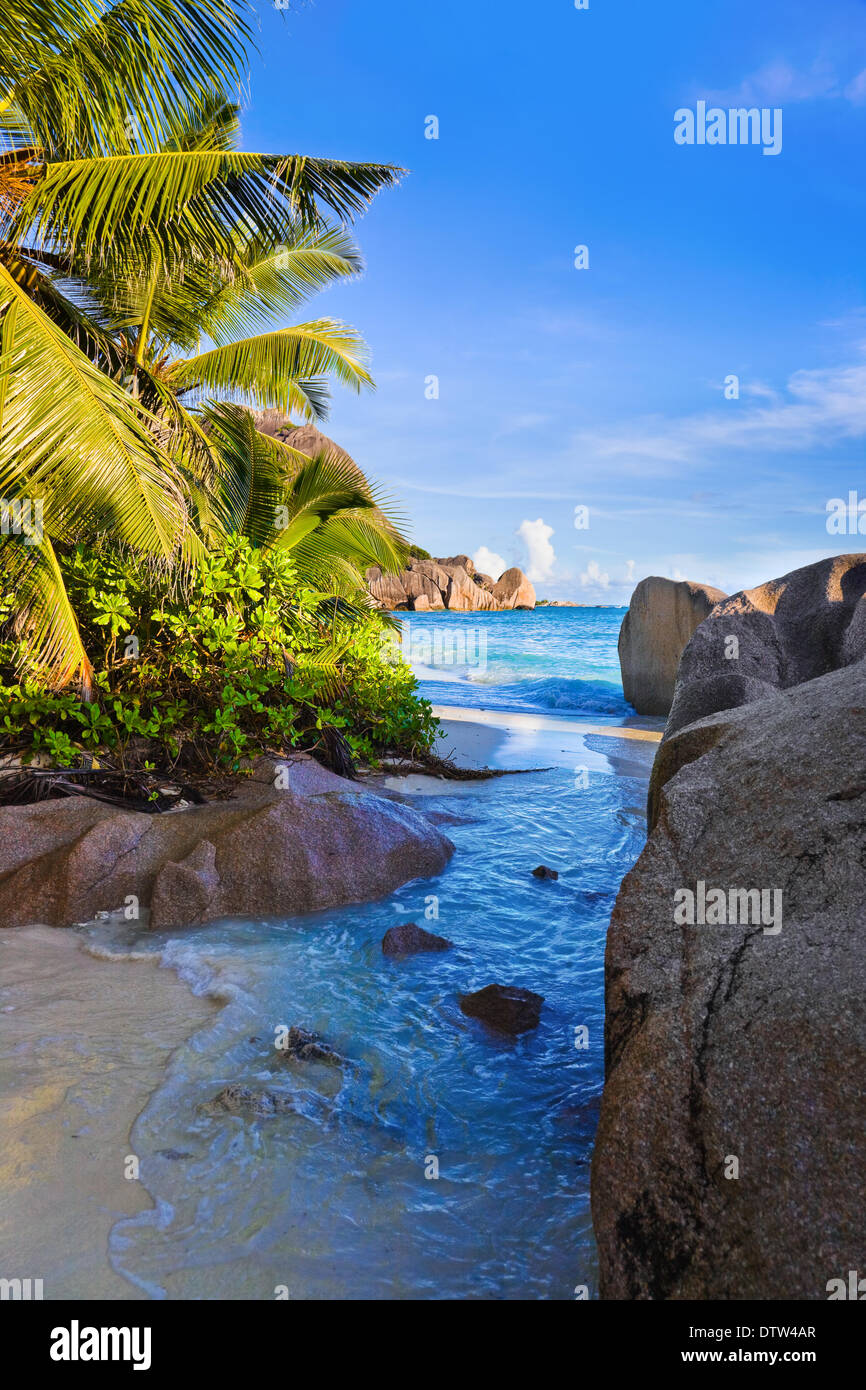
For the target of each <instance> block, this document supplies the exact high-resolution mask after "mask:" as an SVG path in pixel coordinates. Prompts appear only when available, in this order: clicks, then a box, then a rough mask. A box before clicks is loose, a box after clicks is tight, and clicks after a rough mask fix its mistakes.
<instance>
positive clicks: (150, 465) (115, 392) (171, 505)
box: [0, 263, 185, 556]
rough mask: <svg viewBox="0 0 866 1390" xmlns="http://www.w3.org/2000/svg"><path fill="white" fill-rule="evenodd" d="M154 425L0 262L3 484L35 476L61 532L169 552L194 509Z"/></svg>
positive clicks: (53, 526) (1, 489)
mask: <svg viewBox="0 0 866 1390" xmlns="http://www.w3.org/2000/svg"><path fill="white" fill-rule="evenodd" d="M153 425H154V421H153V420H152V419H150V418H149V417H144V418H142V414H141V412H139V411H136V410H135V409H134V407H133V402H132V401H131V399H130V397H129V396H128V395H127V394H126V393H125V392H124V391H123V390H122V389H121V388H120V387H119V386H118V385H116V384H115V383H114V382H113V381H111V380H110V379H109V378H108V377H106V376H105V375H103V373H101V372H100V371H99V370H98V369H97V368H96V367H95V366H94V365H93V364H92V363H91V362H90V361H89V360H88V358H87V357H85V355H84V354H83V353H82V352H81V351H80V349H79V348H77V347H76V346H75V344H74V343H73V342H72V341H71V340H70V339H69V338H68V337H67V336H66V335H65V334H64V333H63V332H62V331H61V330H60V329H59V328H58V327H57V326H56V325H55V324H54V323H52V322H51V320H50V319H49V318H48V317H47V316H46V315H45V314H44V313H43V312H42V310H41V309H40V308H39V307H38V306H37V305H36V304H34V303H33V301H32V300H31V299H30V298H29V297H28V295H27V294H26V293H25V292H24V290H22V288H21V287H20V286H19V285H17V284H16V283H15V281H14V279H13V278H12V276H11V275H10V274H9V271H8V270H7V269H6V267H5V266H4V265H2V263H0V494H2V495H4V496H6V495H7V494H13V493H15V492H16V491H17V490H18V489H19V485H20V484H21V482H22V480H26V484H27V487H28V488H29V489H30V490H31V493H32V495H33V496H34V497H39V496H42V495H44V496H45V498H46V502H47V508H48V507H50V510H51V515H50V517H49V519H48V521H47V523H46V524H47V527H48V529H49V531H50V533H51V534H52V535H53V536H60V535H72V534H75V533H76V532H77V531H79V530H80V529H81V528H83V527H99V528H106V529H111V530H112V531H113V532H114V534H115V535H116V536H117V538H118V539H119V540H121V541H124V542H126V543H127V544H129V545H131V546H133V547H134V548H135V549H137V550H141V551H143V552H145V553H151V554H155V553H156V554H162V555H163V556H169V555H170V554H171V552H172V551H173V549H174V548H175V546H176V544H177V542H178V540H179V538H180V537H181V535H182V532H183V529H184V523H185V515H184V508H183V501H182V497H181V493H180V488H179V484H178V481H177V479H176V477H175V476H174V474H173V470H172V468H171V464H170V462H169V460H168V459H167V458H166V457H165V455H163V454H162V452H161V451H160V449H159V448H158V445H157V444H156V442H155V439H154V435H153V433H152V428H153Z"/></svg>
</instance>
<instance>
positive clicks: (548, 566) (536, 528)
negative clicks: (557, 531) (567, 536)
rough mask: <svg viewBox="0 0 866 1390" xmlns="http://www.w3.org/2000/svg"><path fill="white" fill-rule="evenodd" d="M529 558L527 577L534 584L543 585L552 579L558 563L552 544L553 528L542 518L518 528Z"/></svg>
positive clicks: (524, 523)
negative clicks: (554, 568)
mask: <svg viewBox="0 0 866 1390" xmlns="http://www.w3.org/2000/svg"><path fill="white" fill-rule="evenodd" d="M517 534H518V536H520V538H521V540H522V541H523V544H524V545H525V546H526V551H527V554H528V556H529V561H528V564H527V569H526V573H527V577H528V578H529V579H531V580H532V582H533V584H541V583H543V582H544V581H545V580H546V579H550V578H551V576H552V574H553V566H554V565H555V563H556V554H555V552H554V549H553V546H552V545H551V544H550V537H551V536H552V535H553V527H552V526H548V525H547V523H546V522H544V521H542V519H541V517H539V518H538V520H537V521H521V523H520V525H519V526H518V528H517Z"/></svg>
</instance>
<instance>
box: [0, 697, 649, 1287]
mask: <svg viewBox="0 0 866 1390" xmlns="http://www.w3.org/2000/svg"><path fill="white" fill-rule="evenodd" d="M435 712H436V714H437V716H438V717H439V718H440V719H441V721H442V727H443V730H444V733H445V738H444V739H442V740H440V749H439V751H440V752H444V753H447V754H448V755H451V756H453V757H454V758H455V760H456V761H458V762H460V763H462V764H463V765H466V766H491V767H502V768H517V767H523V768H526V767H564V766H569V767H575V766H586V767H587V768H589V769H595V770H597V771H603V772H605V773H607V774H610V773H611V772H612V771H613V772H624V773H633V774H636V775H640V774H641V773H644V774H648V770H649V766H650V765H651V762H652V757H653V756H654V754H655V749H656V744H657V742H658V739H659V737H660V734H659V733H658V732H656V731H653V730H646V729H637V728H624V727H616V728H614V727H610V726H605V725H593V724H590V723H583V722H582V721H579V720H573V719H570V718H566V717H562V718H560V717H555V716H550V717H548V716H544V715H538V716H536V715H531V714H507V713H502V712H499V711H481V710H472V709H459V708H454V707H450V706H441V707H437V708H436V711H435ZM428 783H429V784H430V785H426V784H428ZM416 784H417V785H416ZM386 785H388V786H389V787H394V788H399V789H400V790H401V791H403V792H404V793H406V792H408V793H410V794H411V793H412V792H416V793H418V794H422V793H424V792H435V794H436V795H439V796H442V795H447V794H449V793H453V794H454V795H455V796H456V795H460V794H461V792H465V790H466V788H467V786H468V787H470V788H471V787H472V786H473V785H475V786H477V783H476V784H466V783H444V784H443V782H442V781H441V780H439V779H432V778H388V779H387V780H386ZM0 977H2V980H3V987H2V990H0V1124H2V1128H3V1133H4V1137H5V1143H4V1146H3V1151H2V1158H0V1277H5V1278H22V1279H25V1278H31V1279H42V1280H43V1281H44V1297H45V1298H46V1299H48V1300H50V1299H67V1298H68V1299H82V1298H94V1299H105V1300H120V1299H141V1298H144V1297H145V1295H144V1294H143V1293H142V1292H141V1291H140V1290H139V1289H138V1288H136V1287H134V1286H133V1285H132V1284H130V1283H129V1282H128V1281H127V1280H126V1279H124V1278H123V1277H122V1276H121V1275H118V1274H116V1273H115V1272H114V1270H113V1269H112V1267H111V1265H110V1263H109V1258H108V1250H107V1247H108V1237H109V1232H110V1230H111V1228H112V1226H113V1225H114V1223H115V1221H116V1220H117V1219H118V1218H119V1217H122V1216H129V1215H133V1214H135V1213H137V1212H139V1211H142V1210H144V1209H148V1208H150V1207H151V1205H152V1204H151V1201H150V1199H149V1196H148V1194H147V1192H146V1190H145V1189H144V1188H143V1186H142V1185H141V1184H140V1183H139V1182H136V1181H134V1180H133V1181H130V1180H129V1179H127V1178H126V1177H125V1176H124V1169H125V1165H126V1163H127V1159H128V1157H129V1155H130V1154H131V1153H132V1152H133V1150H132V1148H131V1143H130V1138H129V1136H130V1133H131V1131H132V1128H133V1125H134V1123H135V1121H136V1119H137V1117H138V1116H139V1115H140V1113H141V1112H142V1110H143V1109H144V1108H145V1107H146V1105H147V1103H148V1100H149V1098H150V1096H151V1095H152V1093H153V1091H154V1090H155V1089H156V1088H157V1087H158V1086H159V1085H160V1083H161V1081H162V1079H163V1076H164V1074H165V1070H166V1067H167V1065H168V1062H169V1060H170V1058H171V1055H172V1053H173V1052H174V1050H175V1049H176V1048H177V1047H179V1046H180V1045H181V1044H182V1043H184V1042H185V1041H186V1040H187V1039H188V1038H189V1037H190V1036H191V1035H192V1034H193V1033H194V1032H196V1031H197V1030H198V1029H199V1028H200V1027H201V1026H202V1025H203V1024H205V1023H207V1022H208V1020H209V1019H210V1018H211V1017H212V1016H213V1013H214V1010H215V1009H216V1008H217V1007H218V1005H217V1004H215V1003H213V1002H212V1001H209V1000H207V999H202V998H199V997H196V996H194V995H193V994H192V993H191V991H190V990H189V988H188V987H187V986H186V985H185V984H184V983H182V982H181V981H180V980H179V979H178V978H177V976H176V975H175V974H174V972H173V971H171V970H169V969H161V968H160V967H159V966H158V965H157V964H156V963H155V962H154V961H153V960H152V959H148V960H134V959H129V958H127V959H120V960H114V961H111V960H103V959H99V958H97V957H96V956H94V955H92V954H90V953H89V952H88V951H87V950H86V949H85V947H84V943H83V941H82V938H81V937H80V936H79V935H78V934H77V933H76V932H74V931H65V930H62V929H52V928H49V927H38V926H37V927H25V928H11V929H7V930H2V931H0Z"/></svg>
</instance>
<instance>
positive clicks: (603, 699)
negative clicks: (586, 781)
mask: <svg viewBox="0 0 866 1390" xmlns="http://www.w3.org/2000/svg"><path fill="white" fill-rule="evenodd" d="M421 693H422V694H423V695H424V696H425V697H426V698H427V699H428V700H433V701H435V702H436V703H437V704H454V705H466V706H467V707H469V708H472V707H474V706H476V705H481V706H483V707H484V708H495V709H511V710H535V711H543V710H580V711H582V712H583V713H585V714H594V715H616V716H624V715H627V714H632V713H633V710H632V707H631V705H630V704H629V703H628V702H627V700H626V698H625V696H624V695H623V693H622V687H621V686H619V685H617V684H615V683H614V682H613V681H602V680H576V679H568V678H566V677H564V676H545V677H541V678H539V679H536V680H523V681H513V682H511V683H509V684H507V685H482V684H481V682H471V683H470V682H463V681H459V682H458V681H453V682H446V681H435V682H433V681H431V682H429V684H428V683H427V682H424V681H422V683H421Z"/></svg>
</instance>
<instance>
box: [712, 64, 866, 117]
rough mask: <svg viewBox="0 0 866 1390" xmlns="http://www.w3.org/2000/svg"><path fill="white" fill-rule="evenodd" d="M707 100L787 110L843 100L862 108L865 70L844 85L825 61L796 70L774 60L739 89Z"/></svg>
mask: <svg viewBox="0 0 866 1390" xmlns="http://www.w3.org/2000/svg"><path fill="white" fill-rule="evenodd" d="M706 96H707V100H708V101H712V102H713V103H714V104H716V105H718V106H790V105H793V104H794V103H796V102H801V101H837V100H841V99H843V98H844V99H845V100H846V101H850V102H851V103H852V105H854V106H862V105H864V104H866V69H864V70H863V71H862V72H859V73H857V74H856V75H855V76H854V77H851V78H850V79H848V80H847V81H846V80H845V79H844V78H842V77H840V76H839V74H838V72H837V70H836V68H835V67H834V66H833V64H832V63H830V62H828V61H827V60H826V59H816V60H815V62H814V63H812V64H811V65H810V66H809V67H808V68H796V67H794V65H793V64H792V63H789V62H787V61H786V60H785V59H784V58H774V59H772V60H771V61H770V62H768V63H764V65H763V66H762V67H760V68H758V69H757V70H756V71H755V72H753V73H750V74H749V75H748V77H744V78H743V80H742V82H741V83H740V85H739V86H738V87H730V88H727V89H725V90H722V91H716V92H709V93H707V94H706Z"/></svg>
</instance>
